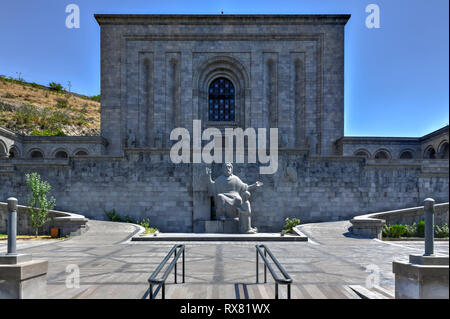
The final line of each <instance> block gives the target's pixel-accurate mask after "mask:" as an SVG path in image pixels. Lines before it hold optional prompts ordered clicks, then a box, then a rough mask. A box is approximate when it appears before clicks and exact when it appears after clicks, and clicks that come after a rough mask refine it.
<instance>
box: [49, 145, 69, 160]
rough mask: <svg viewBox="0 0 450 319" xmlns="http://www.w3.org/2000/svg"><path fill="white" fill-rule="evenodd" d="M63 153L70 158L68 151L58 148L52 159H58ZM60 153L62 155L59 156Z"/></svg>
mask: <svg viewBox="0 0 450 319" xmlns="http://www.w3.org/2000/svg"><path fill="white" fill-rule="evenodd" d="M62 152H64V153H66V156H67V157H69V152H68V151H67V150H66V149H64V148H61V147H60V148H57V149H55V150H54V151H53V153H52V157H54V158H56V157H57V156H56V155H60V154H61V153H62ZM58 153H60V154H58ZM58 158H61V157H58Z"/></svg>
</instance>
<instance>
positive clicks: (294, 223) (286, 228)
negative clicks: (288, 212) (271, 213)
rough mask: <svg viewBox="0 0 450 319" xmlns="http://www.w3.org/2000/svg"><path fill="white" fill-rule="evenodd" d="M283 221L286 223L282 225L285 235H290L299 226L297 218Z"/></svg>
mask: <svg viewBox="0 0 450 319" xmlns="http://www.w3.org/2000/svg"><path fill="white" fill-rule="evenodd" d="M284 221H285V222H286V224H285V225H284V227H283V230H284V231H285V232H286V233H290V232H291V231H292V229H293V228H294V227H295V226H298V225H300V219H298V218H292V219H289V218H286V219H285V220H284Z"/></svg>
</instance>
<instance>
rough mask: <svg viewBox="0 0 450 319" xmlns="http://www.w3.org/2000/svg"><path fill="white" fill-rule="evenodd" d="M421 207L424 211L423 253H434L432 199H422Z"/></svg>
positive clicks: (428, 254)
mask: <svg viewBox="0 0 450 319" xmlns="http://www.w3.org/2000/svg"><path fill="white" fill-rule="evenodd" d="M423 209H424V212H425V254H424V256H432V255H434V199H432V198H427V199H425V200H424V205H423Z"/></svg>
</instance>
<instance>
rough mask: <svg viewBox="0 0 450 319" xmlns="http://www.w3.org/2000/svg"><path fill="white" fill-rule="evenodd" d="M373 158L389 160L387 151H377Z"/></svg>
mask: <svg viewBox="0 0 450 319" xmlns="http://www.w3.org/2000/svg"><path fill="white" fill-rule="evenodd" d="M374 158H375V159H389V158H391V157H390V156H389V153H388V152H387V151H385V150H379V151H377V152H376V153H375V156H374Z"/></svg>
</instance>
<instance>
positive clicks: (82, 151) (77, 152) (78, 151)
mask: <svg viewBox="0 0 450 319" xmlns="http://www.w3.org/2000/svg"><path fill="white" fill-rule="evenodd" d="M84 154H86V155H84ZM73 156H89V152H88V150H87V149H85V148H77V149H76V150H75V151H74V152H73Z"/></svg>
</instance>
